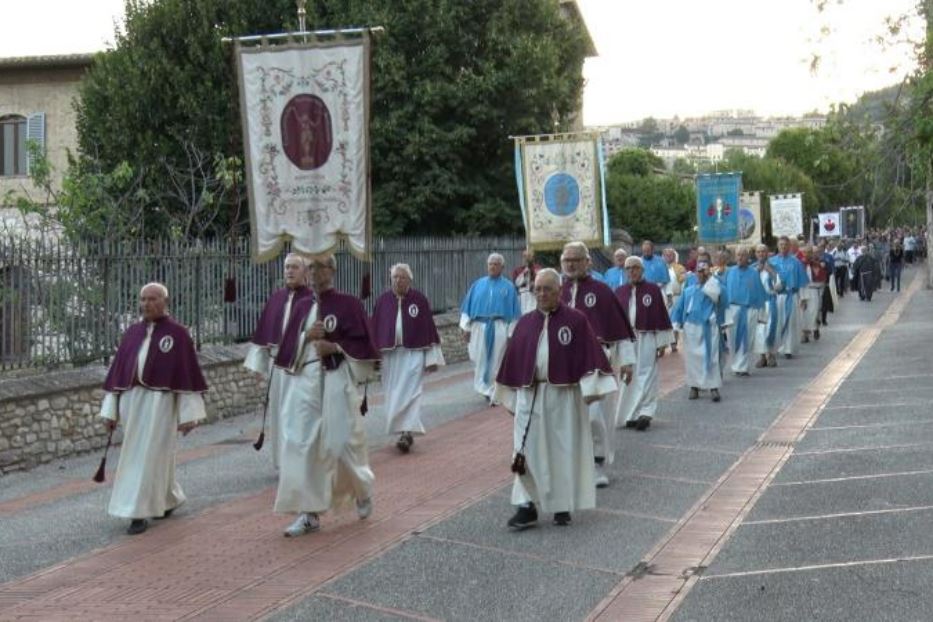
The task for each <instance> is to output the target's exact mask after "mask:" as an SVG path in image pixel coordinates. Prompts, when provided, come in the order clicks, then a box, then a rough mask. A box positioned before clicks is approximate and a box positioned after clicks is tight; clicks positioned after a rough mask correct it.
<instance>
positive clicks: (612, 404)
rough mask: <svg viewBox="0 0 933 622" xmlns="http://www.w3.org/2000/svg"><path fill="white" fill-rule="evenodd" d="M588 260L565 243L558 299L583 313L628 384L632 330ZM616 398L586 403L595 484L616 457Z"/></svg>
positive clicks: (605, 479) (605, 481)
mask: <svg viewBox="0 0 933 622" xmlns="http://www.w3.org/2000/svg"><path fill="white" fill-rule="evenodd" d="M588 261H589V250H588V249H587V248H586V245H585V244H583V243H582V242H571V243H569V244H566V245H565V246H564V251H563V253H562V254H561V257H560V265H561V269H562V270H563V273H564V277H565V278H564V284H563V287H562V288H561V294H560V301H561V303H563V304H565V305H567V306H568V307H570V308H571V309H576V310H577V311H581V312H582V313H583V315H585V316H586V319H587V320H588V321H589V323H590V327H591V328H592V329H593V333H594V334H595V335H596V338H597V339H598V340H599V343H600V345H602V347H603V349H604V350H605V351H606V356H608V357H609V364H610V366H611V367H612V369H613V375H614V376H615V377H616V378H618V377H619V373H620V372H621V378H622V383H623V384H628V383H629V382H630V381H631V379H632V366H633V365H634V363H635V347H634V340H635V333H634V331H633V330H632V326H631V324H629V321H628V317H627V316H626V315H625V310H624V309H623V308H622V305H621V304H619V300H618V299H617V298H616V297H615V294H613V292H612V290H611V289H609V286H608V285H606V284H605V283H601V282H599V281H597V280H596V279H594V278H592V277H591V276H589V275H588V274H587V273H586V271H585V266H586V265H587V262H588ZM617 401H618V393H616V392H613V393H612V394H610V395H608V396H606V397H604V398H603V399H602V400H600V401H599V402H598V403H594V404H590V407H589V411H590V426H591V428H592V433H593V455H594V457H595V458H594V459H595V461H596V487H597V488H604V487H606V486H608V485H609V476H608V475H606V471H605V469H604V465H605V464H607V463H608V464H612V462H613V460H614V457H615V451H614V448H613V442H612V434H613V430H614V427H615V413H616V406H617Z"/></svg>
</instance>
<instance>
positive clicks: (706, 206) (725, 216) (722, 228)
mask: <svg viewBox="0 0 933 622" xmlns="http://www.w3.org/2000/svg"><path fill="white" fill-rule="evenodd" d="M741 194H742V173H721V174H715V175H698V176H697V234H698V237H699V241H700V242H701V243H704V244H727V243H730V242H738V241H739V237H740V236H739V196H740V195H741Z"/></svg>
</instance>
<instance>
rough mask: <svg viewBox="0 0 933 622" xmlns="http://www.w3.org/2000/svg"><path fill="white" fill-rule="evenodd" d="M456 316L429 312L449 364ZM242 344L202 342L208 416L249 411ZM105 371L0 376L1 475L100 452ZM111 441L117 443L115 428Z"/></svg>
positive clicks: (458, 347)
mask: <svg viewBox="0 0 933 622" xmlns="http://www.w3.org/2000/svg"><path fill="white" fill-rule="evenodd" d="M459 318H460V315H459V313H446V314H442V315H438V316H436V317H435V320H436V322H437V327H438V332H439V333H440V337H441V344H442V348H443V350H444V358H445V359H446V360H447V362H448V364H452V363H457V362H460V361H463V360H466V358H467V354H466V345H465V344H464V343H463V342H462V341H461V338H460V330H459V328H458V326H457V322H458V321H459ZM246 350H247V346H246V345H236V346H205V347H204V348H203V349H202V351H201V352H200V353H199V359H200V361H201V367H202V369H203V370H204V376H205V378H206V380H207V384H208V387H209V391H208V393H207V396H206V399H205V402H206V405H207V414H208V421H216V420H218V419H223V418H226V417H231V416H234V415H238V414H242V413H246V412H253V411H255V410H256V409H257V408H258V407H259V405H260V403H261V401H262V399H263V397H264V396H265V385H264V383H263V382H261V381H259V380H257V378H256V377H255V376H254V375H253V374H252V373H250V372H248V371H247V370H246V369H245V368H244V367H243V365H242V363H243V357H244V356H245V354H246ZM106 373H107V369H106V368H105V367H103V366H93V367H84V368H81V369H69V370H62V371H55V372H49V373H44V374H41V375H34V376H29V377H23V378H9V379H5V380H0V475H2V474H3V473H9V472H11V471H20V470H24V469H31V468H33V467H35V466H37V465H39V464H43V463H46V462H50V461H51V460H56V459H59V458H66V457H68V456H72V455H76V454H80V453H85V452H88V451H92V450H94V449H99V448H101V447H103V446H104V444H105V443H106V442H107V431H106V429H105V428H104V425H103V424H102V422H101V421H100V420H98V418H97V413H98V412H99V409H100V402H101V399H102V398H103V390H102V389H101V388H100V387H101V385H103V382H104V376H105V375H106ZM114 440H115V441H117V442H119V440H120V438H119V428H118V432H117V434H116V435H115V436H114Z"/></svg>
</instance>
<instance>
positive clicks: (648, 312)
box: [615, 257, 673, 432]
mask: <svg viewBox="0 0 933 622" xmlns="http://www.w3.org/2000/svg"><path fill="white" fill-rule="evenodd" d="M625 271H626V274H627V275H628V283H626V284H625V285H623V286H622V287H620V288H619V289H617V290H616V297H617V298H618V299H619V302H621V303H622V308H623V309H625V310H626V312H627V315H628V318H629V321H630V322H631V324H632V326H633V327H634V328H635V368H634V369H633V370H632V380H631V382H629V383H628V385H626V386H625V387H623V389H622V396H621V398H620V399H619V407H618V409H617V410H616V418H615V423H616V427H621V423H622V422H623V421H624V422H625V427H627V428H635V429H636V430H639V431H642V432H643V431H645V430H647V429H648V427H649V426H650V425H651V419H652V417H654V413H655V412H657V410H658V361H657V359H659V358H660V357H662V356H664V349H665V348H667V346H669V345H670V344H671V343H672V342H673V335H672V330H671V320H670V316H669V315H668V313H667V308H666V307H665V306H664V295H663V294H662V293H661V288H660V287H658V286H657V285H655V284H654V283H651V282H649V281H646V280H645V278H644V271H643V269H642V260H641V258H640V257H629V258H628V259H626V260H625Z"/></svg>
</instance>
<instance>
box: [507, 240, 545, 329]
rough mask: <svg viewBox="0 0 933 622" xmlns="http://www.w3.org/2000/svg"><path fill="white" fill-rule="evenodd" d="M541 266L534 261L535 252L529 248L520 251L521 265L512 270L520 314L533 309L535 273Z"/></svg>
mask: <svg viewBox="0 0 933 622" xmlns="http://www.w3.org/2000/svg"><path fill="white" fill-rule="evenodd" d="M540 269H541V266H539V265H538V264H536V263H535V252H534V251H533V250H532V249H531V248H526V249H525V250H524V251H522V265H520V266H518V267H517V268H515V269H514V270H512V282H513V283H515V289H517V290H518V302H519V305H520V306H521V308H522V314H525V313H528V312H529V311H533V310H534V308H535V293H534V291H533V290H534V284H535V275H536V274H537V273H538V270H540Z"/></svg>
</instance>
